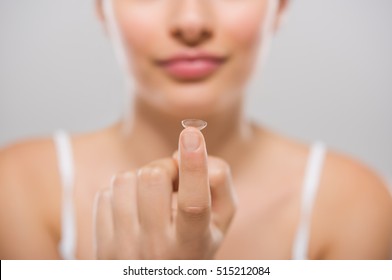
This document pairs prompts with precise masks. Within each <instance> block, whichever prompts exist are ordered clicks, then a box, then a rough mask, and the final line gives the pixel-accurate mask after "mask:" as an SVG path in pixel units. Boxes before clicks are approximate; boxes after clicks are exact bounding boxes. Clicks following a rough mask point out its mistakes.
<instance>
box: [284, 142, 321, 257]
mask: <svg viewBox="0 0 392 280" xmlns="http://www.w3.org/2000/svg"><path fill="white" fill-rule="evenodd" d="M325 154H326V148H325V145H324V143H322V142H319V141H317V142H315V143H314V144H313V145H312V146H311V149H310V153H309V157H308V161H307V165H306V169H305V177H304V181H303V185H302V197H301V209H300V218H299V224H298V228H297V232H296V235H295V237H294V243H293V250H292V258H293V259H297V260H304V259H307V258H308V247H309V239H310V224H311V218H312V210H313V204H314V201H315V198H316V194H317V190H318V186H319V183H320V177H321V171H322V169H323V164H324V158H325Z"/></svg>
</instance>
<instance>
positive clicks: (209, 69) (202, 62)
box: [157, 53, 227, 81]
mask: <svg viewBox="0 0 392 280" xmlns="http://www.w3.org/2000/svg"><path fill="white" fill-rule="evenodd" d="M226 60H227V58H225V57H222V56H215V55H210V54H206V53H194V54H189V53H182V54H178V55H176V56H173V57H171V58H169V59H167V60H161V61H158V62H157V65H158V66H159V67H161V68H162V69H163V70H164V71H165V72H166V73H167V74H168V75H169V76H171V77H173V78H175V79H177V80H181V81H195V80H201V79H205V78H207V77H209V76H211V75H212V74H213V73H215V72H216V71H217V70H218V69H219V68H220V67H221V66H222V64H223V63H224V62H225V61H226Z"/></svg>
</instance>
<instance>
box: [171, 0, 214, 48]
mask: <svg viewBox="0 0 392 280" xmlns="http://www.w3.org/2000/svg"><path fill="white" fill-rule="evenodd" d="M209 1H211V0H177V1H176V6H175V8H174V9H173V15H172V19H171V35H172V36H173V37H174V38H175V39H176V40H177V41H179V42H180V43H182V44H186V45H187V46H196V45H200V44H202V43H204V42H205V41H207V40H208V39H210V38H211V37H212V26H211V21H212V19H211V9H210V8H209V6H210V4H209Z"/></svg>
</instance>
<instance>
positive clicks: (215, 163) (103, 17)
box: [0, 0, 392, 259]
mask: <svg viewBox="0 0 392 280" xmlns="http://www.w3.org/2000/svg"><path fill="white" fill-rule="evenodd" d="M287 2H288V1H284V0H280V1H279V0H262V1H256V0H246V1H237V0H231V1H225V0H215V1H205V0H162V1H156V0H145V1H141V0H127V1H125V0H116V1H113V6H112V8H113V9H112V10H111V9H107V7H108V6H105V5H104V3H103V2H102V1H99V0H97V1H96V3H97V5H96V8H97V15H98V18H99V19H100V21H101V22H102V26H103V29H104V30H105V32H106V35H107V36H108V38H109V40H111V41H112V42H113V43H114V45H115V46H116V50H117V52H118V54H119V57H120V58H121V59H123V60H122V65H123V66H124V71H125V73H126V75H127V77H132V79H134V84H135V88H134V89H133V92H130V96H132V98H133V101H132V104H133V106H132V110H129V111H128V112H127V113H126V114H124V117H123V118H122V119H121V120H120V121H119V122H118V123H115V124H114V125H112V126H110V127H108V128H105V129H103V130H100V131H95V132H91V133H85V134H78V135H73V136H72V145H73V152H74V154H73V155H74V161H75V172H76V179H75V184H74V189H75V195H74V203H75V210H76V216H77V222H76V223H77V225H76V226H77V236H78V237H77V248H76V256H77V257H78V258H82V259H93V258H103V259H107V258H127V259H212V258H215V259H289V258H290V257H291V249H292V243H293V239H294V235H295V232H296V229H297V225H298V222H299V216H300V197H301V187H302V183H303V182H302V181H303V177H304V170H305V166H306V162H307V159H308V155H309V147H308V146H307V145H305V144H303V143H299V142H297V141H295V140H292V139H288V138H286V137H284V136H281V135H279V134H277V133H275V132H274V131H272V130H269V129H268V128H266V127H262V126H259V125H257V124H254V123H252V122H251V121H250V120H248V119H246V117H245V116H244V112H243V103H244V96H245V92H244V88H245V85H246V82H247V80H248V79H249V76H250V75H251V73H252V70H253V68H254V66H255V65H254V63H255V61H257V55H258V54H259V55H260V57H261V58H262V57H263V55H264V52H265V51H266V49H267V48H268V44H269V41H270V39H271V37H272V36H273V35H274V33H275V32H276V31H277V29H278V28H279V25H280V24H281V22H282V18H283V17H284V13H285V11H286V6H287ZM105 7H106V8H105ZM151 19H154V20H151ZM239 23H241V24H239ZM135 26H137V27H138V28H135ZM184 49H202V50H207V51H209V52H213V53H216V54H219V55H222V56H225V57H226V58H227V60H226V62H225V63H224V64H223V65H222V67H221V68H220V69H219V71H217V72H216V73H214V75H212V76H210V77H208V78H206V79H203V80H197V81H191V82H189V81H187V82H184V81H180V80H176V79H173V78H172V77H169V76H168V75H166V74H165V73H164V72H163V71H162V69H160V68H159V67H157V66H156V64H155V63H154V61H155V60H156V59H162V58H167V57H168V56H171V55H172V54H174V53H176V52H178V51H181V50H184ZM259 51H261V54H260V53H259ZM184 118H200V119H203V120H206V121H207V122H208V126H207V128H206V129H205V130H203V133H200V132H199V131H197V130H196V129H193V128H189V129H185V130H182V129H181V127H180V125H179V123H180V121H181V120H182V119H184ZM186 143H190V144H191V145H190V146H193V148H191V149H187V148H186V145H185V144H186ZM176 151H177V152H176ZM173 152H174V154H173ZM37 163H39V164H37ZM114 174H116V176H115V177H113V175H114ZM282 175H284V176H282ZM43 202H44V203H43ZM391 217H392V202H391V197H390V194H389V193H388V191H387V188H386V187H385V185H384V184H383V182H382V181H381V180H380V179H379V178H378V177H377V175H376V174H375V173H374V172H373V171H371V170H370V169H369V168H367V167H365V166H363V165H362V164H361V163H358V162H357V161H355V160H353V159H351V158H348V157H346V156H344V155H341V154H339V153H337V152H335V151H331V150H329V151H328V153H327V156H326V159H325V163H324V167H323V170H322V175H321V180H320V185H319V190H318V193H317V197H316V201H315V205H314V209H313V211H312V217H311V228H310V236H311V239H310V244H309V252H308V255H309V257H310V258H311V259H386V258H388V257H389V254H390V252H391V244H392V219H391ZM0 225H1V226H0V258H1V259H51V258H60V255H59V252H58V250H57V244H58V242H59V240H60V238H61V182H60V177H59V173H58V167H57V158H56V153H55V149H54V144H53V141H52V140H51V139H36V140H29V141H23V142H19V143H15V144H13V145H10V146H9V147H7V148H4V149H2V150H1V151H0Z"/></svg>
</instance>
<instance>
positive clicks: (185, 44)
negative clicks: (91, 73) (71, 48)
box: [98, 0, 283, 117]
mask: <svg viewBox="0 0 392 280" xmlns="http://www.w3.org/2000/svg"><path fill="white" fill-rule="evenodd" d="M105 1H106V2H105ZM101 2H102V3H101ZM282 2H283V1H279V0H101V1H99V2H98V4H99V5H98V11H99V14H100V16H101V19H102V20H103V22H104V24H105V27H106V29H107V31H108V33H109V36H110V38H111V40H113V43H114V45H115V46H116V48H117V51H119V52H120V53H121V54H122V56H121V57H122V60H124V61H122V63H124V64H125V65H126V69H127V71H128V73H129V75H131V77H132V78H131V79H132V80H133V81H134V84H135V94H136V95H135V98H138V99H139V100H140V101H142V102H143V103H144V104H147V105H148V106H151V107H152V108H154V110H162V111H165V112H167V113H170V114H173V115H177V116H186V117H202V116H205V115H209V114H213V113H215V112H217V111H219V110H221V109H225V108H230V106H235V104H240V103H241V100H242V98H243V96H242V95H243V90H244V87H245V84H246V82H247V80H248V78H249V76H250V74H251V72H252V70H253V67H254V66H255V62H256V61H257V57H258V55H259V51H260V50H261V51H262V50H263V49H265V46H266V45H268V41H269V38H270V37H271V35H272V33H273V32H274V30H275V28H276V25H277V21H278V19H279V16H280V13H281V10H282V9H281V6H282V5H283V4H282Z"/></svg>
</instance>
